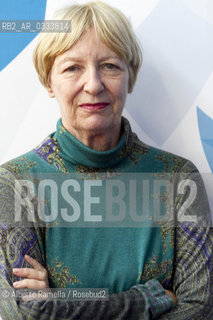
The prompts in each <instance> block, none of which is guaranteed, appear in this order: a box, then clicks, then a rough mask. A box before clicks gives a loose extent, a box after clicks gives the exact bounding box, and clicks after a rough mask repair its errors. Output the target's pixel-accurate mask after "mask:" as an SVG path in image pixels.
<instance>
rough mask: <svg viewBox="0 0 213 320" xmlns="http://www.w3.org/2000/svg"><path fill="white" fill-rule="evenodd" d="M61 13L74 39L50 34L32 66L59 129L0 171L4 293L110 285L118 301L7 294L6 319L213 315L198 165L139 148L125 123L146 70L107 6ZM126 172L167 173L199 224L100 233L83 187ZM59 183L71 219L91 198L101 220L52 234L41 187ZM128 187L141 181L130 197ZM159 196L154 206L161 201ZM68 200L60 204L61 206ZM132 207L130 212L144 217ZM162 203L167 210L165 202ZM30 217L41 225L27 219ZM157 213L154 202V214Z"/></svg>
mask: <svg viewBox="0 0 213 320" xmlns="http://www.w3.org/2000/svg"><path fill="white" fill-rule="evenodd" d="M55 18H56V19H60V20H70V21H71V32H68V33H49V34H42V35H41V37H40V39H39V42H38V44H37V47H36V50H35V53H34V64H35V68H36V70H37V72H38V75H39V79H40V81H41V83H42V84H43V85H44V86H45V87H46V88H47V91H48V93H49V96H50V97H51V98H56V100H57V101H58V103H59V106H60V110H61V119H60V120H59V121H58V123H57V130H56V132H55V133H53V134H51V135H50V136H49V137H47V139H45V140H44V141H43V142H42V143H41V144H40V145H39V146H38V147H36V148H35V149H33V150H32V151H30V152H29V153H27V154H25V155H23V156H21V157H19V158H16V159H14V160H12V161H9V162H7V163H6V164H4V165H3V166H2V167H1V171H0V212H1V237H0V246H1V251H0V255H1V260H0V284H1V288H2V289H9V288H11V287H12V286H13V287H14V288H19V289H20V288H33V289H39V288H40V289H44V288H48V287H49V286H50V287H52V288H108V290H109V299H108V300H107V301H72V300H66V301H63V300H51V299H46V300H45V301H22V300H18V301H16V300H15V299H14V298H12V297H10V298H9V299H7V300H6V299H1V302H0V303H1V311H0V315H1V316H2V318H3V319H82V320H85V319H128V320H130V319H134V320H135V319H162V320H163V319H173V320H177V319H178V320H183V319H190V320H191V319H204V318H205V319H206V320H207V319H212V314H213V312H212V306H211V305H212V302H211V301H212V297H211V295H212V274H213V273H212V262H213V261H212V248H213V246H212V233H211V229H209V228H208V226H207V219H206V217H207V215H208V213H209V212H208V210H209V209H208V203H207V199H206V195H205V191H204V187H203V183H202V180H201V179H200V176H199V174H197V170H196V169H195V167H194V166H193V164H191V163H190V162H189V161H187V160H185V159H183V158H180V157H178V156H176V155H173V154H169V153H167V152H165V151H162V150H158V149H155V148H153V147H150V146H147V145H145V144H144V143H142V142H141V141H140V140H139V139H138V138H137V136H136V135H135V134H134V133H133V132H132V131H131V127H130V124H129V122H128V121H127V120H126V119H125V118H123V117H122V111H123V108H124V105H125V100H126V97H127V94H128V93H130V92H132V90H133V86H134V83H135V81H136V77H137V73H138V71H139V68H140V65H141V51H140V47H139V45H138V42H137V40H136V37H135V35H134V33H133V31H132V29H131V26H130V24H129V22H128V21H127V19H126V18H125V17H124V16H123V14H122V13H121V12H120V11H118V10H117V9H115V8H112V7H110V6H108V5H106V4H104V3H102V2H90V3H87V4H84V5H74V6H71V7H69V8H66V9H63V10H61V11H59V12H58V13H57V15H56V17H55ZM46 173H48V176H46V175H45V174H46ZM122 173H128V174H130V177H131V178H132V179H133V176H135V175H136V176H137V175H140V174H141V173H144V174H147V173H152V175H153V176H155V177H161V176H162V175H164V174H168V176H169V181H170V182H171V184H170V185H172V187H173V191H174V203H173V206H172V207H174V213H175V214H177V212H180V211H181V209H182V211H183V208H185V210H186V209H187V214H188V217H189V216H190V215H191V216H193V217H195V216H197V219H194V220H191V221H188V222H182V223H181V222H179V221H177V220H178V217H177V216H175V217H174V218H175V219H174V220H175V221H176V222H175V223H177V224H176V225H175V224H174V221H173V220H172V221H173V223H171V221H170V223H168V224H166V223H162V222H159V221H154V224H149V223H148V224H147V223H146V222H144V225H143V223H139V227H136V226H135V225H133V226H132V227H131V225H129V228H128V227H127V226H128V225H125V227H123V228H121V225H120V227H119V222H118V223H117V224H116V219H115V220H114V221H115V224H114V225H113V227H112V225H111V224H110V223H109V225H105V227H100V225H101V224H99V222H100V221H101V217H100V212H105V211H106V206H107V204H106V201H105V202H104V201H103V202H102V201H98V200H97V197H94V196H93V197H92V196H91V194H90V196H88V195H87V193H84V194H83V193H82V192H81V191H82V189H81V187H82V183H84V182H85V181H88V180H89V179H92V182H93V183H94V181H95V183H96V184H95V183H94V185H93V186H95V187H98V186H101V182H100V181H102V180H101V179H103V180H104V181H105V182H107V181H108V180H109V179H111V180H110V181H113V177H115V176H116V177H121V176H122ZM61 176H63V179H64V181H63V182H66V181H68V182H69V183H70V185H69V187H70V188H69V192H67V193H65V194H66V197H65V198H66V200H67V202H68V200H69V203H70V204H71V203H72V206H70V207H72V209H73V211H72V214H70V215H68V214H67V217H69V219H71V218H70V217H71V216H72V217H73V216H74V215H75V214H77V217H80V213H79V212H80V211H78V210H77V209H76V210H77V211H76V210H74V207H75V208H78V209H79V210H80V208H83V207H84V209H85V208H86V209H85V210H89V208H91V203H92V204H93V206H94V207H95V206H96V208H97V207H98V209H97V210H96V211H95V214H94V215H92V214H91V212H90V215H89V217H90V218H92V220H88V212H87V211H86V213H85V212H84V214H85V215H87V219H85V220H84V221H83V223H84V222H85V225H83V224H82V223H81V224H80V227H72V228H69V227H67V226H69V224H68V225H67V226H64V225H60V222H59V220H57V218H56V219H55V220H54V219H53V220H52V221H51V222H52V225H46V228H45V227H44V225H43V224H42V223H41V221H40V220H42V219H41V212H40V211H39V209H38V208H39V207H38V204H39V202H41V198H40V197H39V191H38V185H39V183H40V182H41V181H42V179H44V180H45V177H48V181H49V180H50V177H52V179H53V180H54V179H55V177H57V179H58V180H57V179H56V180H57V183H58V186H59V184H60V183H61V182H59V180H60V179H61ZM58 177H60V179H59V178H58ZM64 177H65V178H66V179H67V180H66V179H65V178H64ZM70 177H72V179H70ZM73 177H74V178H73ZM181 177H184V181H192V180H193V183H194V184H193V185H194V186H195V185H196V190H197V193H196V196H195V197H194V198H193V201H188V202H186V199H188V198H190V197H189V196H190V195H191V193H190V192H191V191H190V190H191V189H190V186H191V185H188V187H187V186H186V187H183V184H181V186H182V188H181V187H180V184H179V182H180V181H181ZM186 177H187V179H186ZM117 179H118V178H117ZM130 180H131V179H130ZM78 181H79V182H78ZM131 181H132V180H131ZM131 183H132V182H131ZM29 185H30V186H31V187H32V186H33V187H32V188H31V190H30V191H29V190H28V188H27V187H28V186H29ZM63 186H64V184H63ZM108 186H109V185H108ZM117 186H119V184H117ZM22 187H25V189H24V188H22ZM106 188H107V187H106ZM131 188H133V184H131V185H130V187H129V192H130V189H131ZM87 190H90V191H91V189H87ZM94 190H95V189H94ZM96 190H97V189H96ZM107 190H108V192H109V190H110V189H109V188H108V189H107ZM118 190H120V189H119V188H118ZM24 191H25V192H24ZM178 191H179V192H178ZM31 193H32V194H31ZM76 193H77V194H78V195H79V196H78V198H77V199H78V201H77V200H75V196H74V194H75V195H76ZM151 193H152V194H151V198H152V199H153V198H154V197H155V196H156V194H155V193H154V190H152V191H151ZM133 194H134V192H133V193H132V195H133ZM46 196H47V199H46V205H45V206H44V207H45V210H47V212H49V214H50V216H51V214H52V211H51V210H53V211H54V210H55V207H54V206H52V204H51V202H53V200H54V199H55V198H54V197H52V196H51V194H50V192H48V190H47V192H46ZM55 196H56V197H57V195H56V194H55ZM87 197H88V198H87ZM105 197H107V193H106V194H105ZM139 198H140V199H141V197H139ZM164 198H165V197H164ZM85 199H86V201H85ZM110 199H111V200H113V199H115V198H113V196H112V195H111V198H110ZM63 200H64V199H59V200H58V202H56V207H57V204H58V207H59V209H60V208H63V210H64V207H63V205H64V202H63ZM87 200H88V201H91V203H90V206H87ZM164 200H165V199H164ZM128 201H129V202H128ZM128 201H127V202H128V206H126V207H125V214H126V216H127V217H128V216H131V214H132V212H133V211H134V210H135V208H134V206H133V205H132V200H131V199H130V200H128ZM143 201H145V200H143ZM161 201H162V203H161V207H163V210H164V213H167V212H168V210H169V209H170V208H169V207H168V203H166V202H165V201H164V203H163V200H162V199H161ZM121 202H122V201H121ZM62 203H63V204H62ZM117 204H118V203H117ZM122 204H123V202H122ZM184 205H185V207H184ZM70 207H69V208H70ZM29 208H30V209H29ZM122 208H123V207H122ZM48 210H49V211H48ZM57 210H58V208H56V211H57ZM104 210H105V211H104ZM178 210H179V211H178ZM182 211H181V212H182ZM29 212H30V213H31V214H32V215H31V217H32V216H33V217H34V219H33V218H32V219H31V220H30V219H29V217H30V214H29ZM57 212H59V210H58V211H57ZM64 212H65V211H63V213H64ZM21 213H22V215H21ZM78 213H79V214H78ZM98 213H99V215H98ZM154 213H155V210H154V207H153V206H150V207H149V216H150V217H151V218H153V216H154ZM17 216H19V217H20V216H21V217H22V219H21V224H18V223H15V222H17V220H19V219H17ZM134 217H136V214H135V215H134ZM200 217H201V219H200ZM84 218H85V216H84ZM79 219H80V218H79ZM137 219H139V216H137ZM137 219H136V218H135V221H138V220H137ZM28 220H30V221H31V224H30V228H29V226H28V224H27V222H29V221H28ZM73 220H74V218H73ZM76 220H77V218H76ZM14 221H15V222H14ZM19 221H20V220H19ZM69 221H71V220H69ZM88 221H92V224H91V225H89V223H88ZM200 221H201V222H200ZM39 223H41V224H39ZM101 226H102V225H101ZM106 226H111V227H106ZM153 226H155V227H153ZM2 292H3V290H2ZM3 297H4V295H3ZM176 299H177V300H176Z"/></svg>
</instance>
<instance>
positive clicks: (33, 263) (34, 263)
mask: <svg viewBox="0 0 213 320" xmlns="http://www.w3.org/2000/svg"><path fill="white" fill-rule="evenodd" d="M24 259H25V260H26V261H27V262H28V263H29V264H30V265H31V266H32V267H33V268H34V269H35V270H39V271H44V270H45V271H46V269H45V268H44V267H43V266H42V265H41V264H40V263H39V262H38V261H37V260H35V259H33V258H31V257H30V256H28V255H27V254H25V256H24Z"/></svg>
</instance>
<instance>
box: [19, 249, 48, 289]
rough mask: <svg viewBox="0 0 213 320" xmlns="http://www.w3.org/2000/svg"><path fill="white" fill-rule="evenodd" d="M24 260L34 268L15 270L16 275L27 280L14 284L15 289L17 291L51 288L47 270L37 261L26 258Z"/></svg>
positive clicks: (26, 256)
mask: <svg viewBox="0 0 213 320" xmlns="http://www.w3.org/2000/svg"><path fill="white" fill-rule="evenodd" d="M24 259H25V260H26V261H27V262H28V263H29V264H30V265H31V266H32V267H33V269H32V268H14V269H13V273H14V275H16V276H18V277H21V278H25V279H23V280H19V281H16V282H14V283H13V287H14V288H16V289H24V288H28V289H37V290H41V289H45V288H49V283H48V273H47V270H46V269H45V268H44V267H43V266H42V265H41V264H40V263H38V261H36V260H35V259H33V258H31V257H29V256H28V255H25V256H24Z"/></svg>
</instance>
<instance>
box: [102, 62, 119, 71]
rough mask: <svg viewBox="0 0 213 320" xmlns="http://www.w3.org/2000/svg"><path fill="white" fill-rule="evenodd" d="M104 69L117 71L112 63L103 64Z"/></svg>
mask: <svg viewBox="0 0 213 320" xmlns="http://www.w3.org/2000/svg"><path fill="white" fill-rule="evenodd" d="M105 68H106V69H109V70H112V69H117V66H116V65H114V64H113V63H106V64H105Z"/></svg>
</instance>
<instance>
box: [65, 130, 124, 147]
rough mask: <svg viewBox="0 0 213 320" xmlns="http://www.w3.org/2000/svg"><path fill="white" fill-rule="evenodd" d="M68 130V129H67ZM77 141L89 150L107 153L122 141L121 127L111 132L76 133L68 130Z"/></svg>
mask: <svg viewBox="0 0 213 320" xmlns="http://www.w3.org/2000/svg"><path fill="white" fill-rule="evenodd" d="M66 129H67V128H66ZM67 130H68V131H69V132H70V133H71V134H72V135H73V136H74V137H75V138H76V139H78V140H79V141H80V142H82V143H83V144H84V145H86V146H87V147H88V148H90V149H93V150H96V151H107V150H111V149H113V148H114V147H115V146H116V145H117V144H118V141H119V139H120V127H118V128H117V129H116V130H112V131H111V132H109V131H108V132H104V133H103V132H97V130H96V131H88V130H86V131H83V130H82V131H79V130H78V131H75V130H69V129H67Z"/></svg>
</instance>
